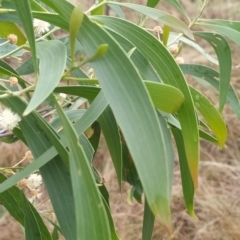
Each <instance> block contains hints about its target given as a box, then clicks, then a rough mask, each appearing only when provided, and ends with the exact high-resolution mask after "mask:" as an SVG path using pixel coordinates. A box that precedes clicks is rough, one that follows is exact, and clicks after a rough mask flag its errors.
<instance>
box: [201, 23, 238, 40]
mask: <svg viewBox="0 0 240 240" xmlns="http://www.w3.org/2000/svg"><path fill="white" fill-rule="evenodd" d="M197 25H200V26H203V27H206V28H209V29H211V30H214V31H216V32H217V33H220V34H222V35H224V36H225V37H227V38H230V39H231V40H232V41H234V42H235V43H236V44H238V45H240V41H239V39H240V22H235V21H229V20H220V19H201V20H199V21H198V22H197Z"/></svg>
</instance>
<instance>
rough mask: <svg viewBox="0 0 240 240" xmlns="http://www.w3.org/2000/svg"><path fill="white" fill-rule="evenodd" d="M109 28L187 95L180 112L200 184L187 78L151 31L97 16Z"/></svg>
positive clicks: (192, 168)
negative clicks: (136, 49) (125, 39)
mask: <svg viewBox="0 0 240 240" xmlns="http://www.w3.org/2000/svg"><path fill="white" fill-rule="evenodd" d="M94 19H96V20H98V21H100V22H101V23H102V24H105V25H106V26H107V27H108V29H112V30H113V31H115V32H118V33H119V34H121V35H122V36H124V37H125V38H127V39H128V40H129V41H130V42H132V43H133V44H134V45H135V46H136V47H137V48H138V50H139V51H140V52H141V53H142V54H143V56H144V57H145V58H146V59H147V60H148V61H149V62H150V63H151V64H152V66H153V67H154V69H155V70H156V71H157V73H158V75H159V76H160V77H161V79H162V80H163V82H164V83H166V84H169V85H172V86H174V87H176V88H178V89H179V90H180V91H181V92H182V93H183V95H184V98H185V100H184V102H183V104H182V106H181V108H180V109H179V111H178V118H179V121H180V123H181V127H182V131H183V138H184V143H185V150H186V154H187V159H188V163H189V166H190V172H191V175H192V178H193V180H194V185H195V187H196V188H197V185H198V162H199V131H198V124H197V119H196V114H195V110H194V105H193V100H192V97H191V95H190V91H189V88H188V85H187V83H186V80H185V78H184V76H183V74H182V72H181V71H180V69H179V67H178V65H177V64H176V62H175V60H174V59H173V57H172V56H171V55H170V53H169V51H168V50H167V49H166V48H165V47H164V46H163V45H162V44H161V43H160V42H159V41H158V40H157V39H156V38H155V37H154V36H152V35H151V34H149V33H148V32H146V31H144V30H143V29H142V28H139V27H137V26H136V25H133V24H131V23H129V22H127V21H123V20H121V19H117V18H111V17H103V16H101V17H96V16H95V17H94Z"/></svg>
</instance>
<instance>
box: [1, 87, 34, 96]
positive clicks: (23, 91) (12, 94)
mask: <svg viewBox="0 0 240 240" xmlns="http://www.w3.org/2000/svg"><path fill="white" fill-rule="evenodd" d="M34 88H35V86H34V85H33V86H29V87H27V88H24V89H23V90H21V91H17V92H10V91H9V92H7V93H5V94H2V95H0V99H2V98H7V97H10V96H15V97H16V96H20V95H22V94H23V93H26V92H30V91H31V90H33V89H34Z"/></svg>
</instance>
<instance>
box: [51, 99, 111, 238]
mask: <svg viewBox="0 0 240 240" xmlns="http://www.w3.org/2000/svg"><path fill="white" fill-rule="evenodd" d="M54 102H55V106H56V108H57V111H58V114H59V116H60V118H61V121H62V125H63V128H64V132H65V134H66V136H67V139H68V141H69V160H70V172H71V180H72V188H73V195H74V203H75V211H76V225H77V239H86V240H87V239H92V240H98V239H110V230H109V225H108V221H107V216H106V212H105V209H104V205H103V202H102V200H101V197H100V195H99V192H98V190H97V187H96V183H95V180H94V177H93V174H92V171H91V167H90V166H89V163H88V160H87V158H86V156H85V153H84V151H83V149H82V146H81V145H80V143H79V141H78V136H77V133H76V132H75V130H74V129H73V126H72V125H71V123H70V122H69V120H68V119H67V117H66V115H65V114H64V112H63V110H62V109H61V107H60V106H59V105H58V103H57V101H56V100H54ZM89 213H90V214H89ZM84 216H88V217H87V218H85V217H84Z"/></svg>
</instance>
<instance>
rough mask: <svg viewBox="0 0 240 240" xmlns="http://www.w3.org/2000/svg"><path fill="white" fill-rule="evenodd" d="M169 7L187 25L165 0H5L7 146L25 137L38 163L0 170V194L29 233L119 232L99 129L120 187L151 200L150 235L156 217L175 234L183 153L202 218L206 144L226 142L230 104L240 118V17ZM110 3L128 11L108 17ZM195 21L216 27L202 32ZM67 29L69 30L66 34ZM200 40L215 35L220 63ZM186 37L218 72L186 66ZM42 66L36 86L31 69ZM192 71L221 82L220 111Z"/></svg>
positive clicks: (83, 235) (1, 21) (189, 205)
mask: <svg viewBox="0 0 240 240" xmlns="http://www.w3.org/2000/svg"><path fill="white" fill-rule="evenodd" d="M167 2H168V3H169V4H170V5H172V6H173V7H175V8H176V9H177V10H178V11H179V12H180V13H181V14H183V16H185V19H186V21H188V22H183V21H181V20H179V19H178V18H176V17H175V16H172V15H171V14H169V13H166V12H163V11H159V10H157V9H154V7H155V6H156V5H157V4H159V5H161V1H156V0H148V2H147V6H142V5H137V4H130V3H120V2H116V1H105V0H103V1H99V2H98V4H95V5H93V6H92V7H91V8H90V9H89V10H88V11H87V12H88V13H91V15H87V14H86V13H84V12H83V10H82V8H81V6H77V7H74V6H73V5H72V4H70V3H69V2H67V1H65V0H40V1H35V0H27V1H23V0H21V1H20V0H19V1H9V0H3V1H2V8H1V9H0V26H1V27H0V37H1V38H2V39H1V42H0V53H1V56H0V77H1V78H0V102H1V103H2V104H3V105H4V106H5V107H6V108H8V109H11V112H10V113H9V112H7V111H5V110H4V111H3V112H2V113H1V115H0V130H1V133H0V141H1V142H6V143H9V144H11V143H13V142H15V141H22V142H24V143H25V144H26V145H27V146H28V147H29V149H30V151H31V153H32V155H33V157H34V160H33V161H32V162H31V163H29V164H28V165H27V166H26V167H24V168H23V169H21V168H20V170H19V168H18V167H16V166H17V165H16V166H9V167H8V168H0V180H1V183H0V201H1V203H2V204H3V205H4V206H5V208H6V209H7V210H8V211H9V212H10V214H11V215H12V216H13V217H14V218H15V219H16V220H17V221H18V222H19V223H20V224H21V225H22V226H24V227H25V228H26V229H25V234H26V239H58V235H60V234H62V235H63V236H64V238H65V239H67V240H73V239H83V240H89V239H92V240H99V239H104V240H105V239H106V240H107V239H114V240H117V239H119V237H118V235H117V233H116V230H115V227H114V222H113V219H112V216H111V209H110V206H109V202H108V198H109V195H108V191H107V188H106V187H105V186H104V180H103V179H101V177H100V176H99V174H98V171H97V169H95V168H94V167H93V160H94V159H93V158H94V156H95V153H96V151H97V149H98V145H99V140H100V136H101V133H103V135H104V137H105V140H106V144H107V147H108V149H109V152H110V154H111V158H112V161H113V166H114V168H115V171H116V175H117V179H118V183H119V190H120V191H121V189H122V188H121V185H122V182H123V181H127V182H128V183H129V184H130V185H132V188H131V190H130V191H129V199H128V200H129V201H133V199H136V200H137V201H138V202H139V203H142V198H143V196H142V195H144V219H143V232H142V239H144V240H147V239H151V236H152V231H153V226H154V221H155V219H156V220H159V221H160V222H161V223H162V224H163V226H164V227H165V228H166V230H167V231H168V232H169V234H172V232H173V227H172V223H171V210H170V200H171V188H172V182H173V170H174V152H177V153H178V157H179V162H180V171H181V178H182V187H183V195H184V201H185V205H186V209H187V211H188V212H189V214H190V215H191V216H195V212H194V193H195V191H196V189H197V187H198V167H199V142H200V139H201V138H202V139H204V140H206V141H210V142H212V143H213V144H218V145H219V147H220V148H223V147H224V145H225V142H226V139H227V128H226V124H225V122H224V120H223V117H222V111H223V109H224V106H225V104H226V103H229V105H230V107H231V108H232V110H233V111H234V112H235V114H236V115H237V116H238V117H240V105H239V100H238V98H237V95H236V93H235V91H234V88H233V87H232V86H231V84H230V80H231V70H232V57H231V48H230V46H231V44H229V42H228V39H227V38H229V39H230V40H232V41H235V42H236V43H237V44H239V41H238V39H239V36H240V27H239V26H240V22H229V21H227V20H216V19H214V20H211V19H206V20H204V19H201V17H202V14H203V12H204V11H203V10H204V8H205V7H206V1H204V3H203V8H202V11H201V12H200V13H199V15H198V16H196V17H195V18H194V19H193V20H191V19H190V18H189V16H188V15H187V13H186V11H185V10H184V8H183V7H182V6H181V4H180V3H179V1H177V0H168V1H167ZM106 4H108V5H109V6H110V7H111V8H112V9H113V10H114V11H115V12H116V14H117V15H118V16H119V18H115V17H109V16H103V15H104V9H105V7H106ZM122 7H124V8H129V9H131V10H134V11H136V12H138V13H141V14H142V15H144V16H145V17H142V18H141V21H140V23H139V24H138V25H136V24H134V23H131V22H130V21H127V20H125V17H124V13H123V12H124V11H123V10H122ZM146 17H149V18H152V19H153V20H155V21H157V22H159V23H160V24H162V28H160V27H159V26H156V27H155V28H154V29H152V31H153V32H154V34H155V35H156V36H154V35H153V34H152V33H151V32H149V31H148V30H149V29H148V30H146V29H145V28H143V27H142V26H143V23H144V21H145V20H146ZM33 18H35V19H39V21H40V23H39V24H40V25H37V21H34V22H33ZM159 23H158V24H159ZM19 24H20V25H19ZM195 25H201V26H204V27H206V28H209V29H211V30H213V31H216V32H211V33H210V32H205V31H200V32H195V31H193V30H194V26H195ZM20 29H24V34H22V32H21V30H20ZM59 29H62V30H65V31H68V32H69V35H68V36H65V37H61V36H60V38H59V37H58V38H57V39H56V34H55V33H56V32H57V31H59ZM161 29H163V30H161ZM10 33H12V34H15V35H16V36H17V37H18V42H17V43H15V45H14V44H13V43H12V42H11V41H10V40H9V39H8V38H9V37H8V34H10ZM25 36H26V37H25ZM194 36H195V37H196V36H197V37H200V38H202V39H204V40H206V41H207V42H208V43H209V44H210V46H211V47H212V48H213V50H214V51H215V52H216V56H217V59H215V58H214V57H212V56H211V55H209V54H207V53H206V52H205V50H204V49H203V48H202V47H201V46H200V45H199V43H198V42H197V41H195V40H194ZM26 39H27V41H26ZM183 43H184V44H188V45H189V46H191V47H193V48H195V49H197V50H198V51H199V52H200V53H201V54H203V55H204V56H205V57H206V58H207V59H208V60H209V61H210V62H211V64H215V65H216V66H218V67H219V70H218V71H216V70H214V69H212V68H210V67H208V66H202V65H197V64H191V63H189V64H182V62H183V61H182V59H180V58H179V57H178V55H179V54H180V53H181V51H183V52H184V45H183ZM26 51H30V53H31V57H30V58H29V59H27V60H26V59H25V58H24V57H23V56H22V55H23V53H24V52H26ZM10 57H12V58H17V59H19V58H23V59H24V61H23V62H22V63H21V66H19V67H18V68H17V69H16V70H14V68H13V67H12V66H10V65H9V64H8V63H7V62H6V59H7V58H10ZM32 73H35V75H34V76H33V77H32V80H31V81H29V78H26V77H25V76H26V75H29V74H32ZM186 75H191V76H193V77H194V79H196V80H197V81H199V82H200V83H201V84H203V85H204V86H206V84H208V85H207V86H209V85H211V86H213V87H214V88H215V90H216V92H218V93H219V109H217V108H216V107H215V105H214V104H213V103H212V102H211V101H210V100H209V99H208V98H207V97H206V96H205V95H204V94H203V93H201V92H200V91H199V90H197V89H195V88H194V87H192V86H190V85H189V84H188V82H187V79H186V78H187V77H186ZM12 78H14V80H16V81H18V82H15V83H13V82H12ZM199 113H200V114H201V116H200V115H199ZM7 114H10V117H9V115H8V117H6V116H7ZM14 114H18V116H17V115H14ZM200 119H201V120H200ZM172 135H173V137H174V140H175V142H176V147H177V151H174V147H173V146H174V145H173V142H172V141H173V138H172V137H171V136H172ZM25 158H26V157H25ZM36 172H38V173H39V174H40V175H41V176H42V178H43V181H44V184H45V186H46V188H47V191H48V196H49V198H50V200H51V203H52V205H53V211H54V213H55V214H56V224H55V223H54V222H51V223H52V224H53V226H54V230H53V232H52V233H51V234H50V233H49V231H48V228H47V226H46V225H45V223H44V222H43V221H42V218H41V217H43V216H41V213H39V212H38V209H37V204H35V201H33V200H32V199H33V198H34V199H35V200H36V199H37V198H38V197H39V196H40V193H41V192H40V188H39V185H36V184H35V185H34V186H33V185H31V183H30V182H29V181H30V180H29V179H30V178H31V176H32V177H33V176H35V177H36V178H39V177H40V175H36V174H33V173H36ZM3 173H8V178H6V177H5V176H4V175H3ZM9 174H10V176H9ZM29 175H30V177H29ZM20 183H21V184H23V183H25V185H24V187H25V188H29V189H30V192H31V194H32V197H31V198H30V199H31V203H30V202H29V201H28V200H27V198H26V197H28V195H27V193H26V196H25V195H24V194H23V193H22V192H21V190H19V189H18V187H20ZM16 184H17V186H15V185H16ZM39 184H40V183H39ZM23 192H24V193H25V191H23ZM40 201H41V199H40Z"/></svg>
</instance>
